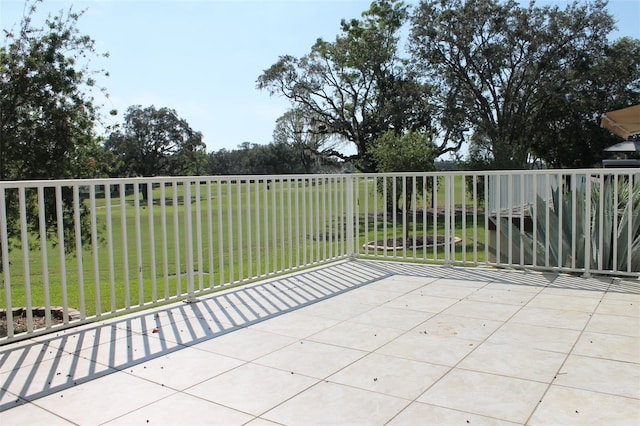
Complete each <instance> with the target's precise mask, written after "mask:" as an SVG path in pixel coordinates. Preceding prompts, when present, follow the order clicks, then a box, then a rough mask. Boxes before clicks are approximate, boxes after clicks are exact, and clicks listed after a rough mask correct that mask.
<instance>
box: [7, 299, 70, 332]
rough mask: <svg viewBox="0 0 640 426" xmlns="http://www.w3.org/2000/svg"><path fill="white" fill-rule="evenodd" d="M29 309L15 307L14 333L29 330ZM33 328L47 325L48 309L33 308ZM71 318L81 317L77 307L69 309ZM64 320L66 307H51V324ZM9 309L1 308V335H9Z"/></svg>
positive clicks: (13, 311)
mask: <svg viewBox="0 0 640 426" xmlns="http://www.w3.org/2000/svg"><path fill="white" fill-rule="evenodd" d="M27 312H28V311H27V309H26V308H15V309H13V310H12V313H13V332H14V334H18V333H24V332H25V331H27ZM31 312H32V314H33V329H34V330H37V329H40V328H45V327H46V326H47V320H46V310H45V309H44V308H33V309H32V310H31ZM68 312H69V320H70V321H72V320H76V319H80V313H79V312H78V311H76V310H75V309H68ZM63 322H64V309H63V308H62V307H60V306H54V307H52V308H51V325H56V324H62V323H63ZM7 325H8V324H7V311H6V309H0V337H6V336H7Z"/></svg>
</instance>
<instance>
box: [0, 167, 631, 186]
mask: <svg viewBox="0 0 640 426" xmlns="http://www.w3.org/2000/svg"><path fill="white" fill-rule="evenodd" d="M601 174H602V175H633V174H640V169H633V168H611V169H609V168H607V169H596V168H592V169H540V170H475V171H474V170H468V171H467V170H460V171H432V172H388V173H326V174H286V175H202V176H149V177H126V178H91V179H50V180H49V179H39V180H12V181H0V188H7V189H9V188H20V187H57V186H75V185H109V184H111V185H114V184H121V183H123V184H136V183H138V184H139V183H162V182H165V183H171V182H178V183H185V182H195V181H208V182H217V181H221V182H227V181H265V180H269V181H279V180H285V181H288V180H297V179H322V178H332V179H344V178H348V177H358V178H362V177H403V176H507V175H601Z"/></svg>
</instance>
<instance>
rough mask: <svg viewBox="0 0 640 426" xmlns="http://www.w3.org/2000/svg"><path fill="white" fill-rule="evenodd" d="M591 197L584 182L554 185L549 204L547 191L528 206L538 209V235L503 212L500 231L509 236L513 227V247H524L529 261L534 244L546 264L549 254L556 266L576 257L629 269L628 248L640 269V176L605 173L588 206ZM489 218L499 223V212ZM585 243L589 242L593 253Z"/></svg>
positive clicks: (530, 211) (582, 262)
mask: <svg viewBox="0 0 640 426" xmlns="http://www.w3.org/2000/svg"><path fill="white" fill-rule="evenodd" d="M636 179H637V177H636ZM616 180H617V182H616ZM616 186H617V195H616V190H615V187H616ZM573 191H575V194H573V193H572V192H573ZM574 197H575V204H574ZM587 197H588V194H587V187H586V185H585V184H584V183H583V184H580V185H577V186H576V187H575V188H574V189H573V190H572V191H567V192H564V193H562V194H561V193H560V191H559V190H558V189H553V190H552V191H551V200H550V201H551V205H550V206H548V203H547V201H546V198H545V197H542V196H538V197H537V201H536V208H535V210H534V208H533V206H529V207H528V208H527V213H526V214H527V215H528V216H529V217H533V216H534V215H537V227H536V230H535V231H536V234H535V236H536V238H535V239H534V234H533V231H530V232H527V231H524V230H522V229H519V228H518V227H517V226H516V225H514V224H510V223H509V221H508V220H507V219H505V218H502V219H501V232H502V233H503V235H504V236H507V237H508V235H509V228H510V229H511V235H512V243H513V247H514V250H515V252H517V253H519V252H520V250H523V251H524V255H525V258H526V259H529V261H532V260H533V251H534V250H535V252H536V253H535V254H536V259H537V264H544V261H545V260H546V257H547V256H548V259H549V264H550V265H552V266H556V265H557V266H560V267H566V268H571V267H572V263H573V264H575V265H576V266H575V267H577V268H582V267H585V268H587V267H588V268H589V269H602V270H613V269H614V267H615V268H616V269H617V270H621V271H625V270H627V267H628V266H629V263H628V259H629V253H630V255H631V257H630V259H631V264H630V270H631V271H636V272H637V271H639V270H640V215H639V214H638V212H640V182H638V181H637V180H636V181H635V182H634V183H632V184H631V186H630V185H629V179H628V178H627V177H615V176H606V177H605V179H604V182H603V184H602V185H600V184H599V182H597V181H593V182H592V188H591V208H590V209H588V207H587V203H586V200H587ZM601 204H602V206H601ZM547 210H548V212H547ZM587 212H588V213H589V214H588V215H587V214H586V213H587ZM491 220H492V221H493V222H494V223H495V218H491ZM601 228H602V235H603V239H602V240H601V239H600V231H601ZM574 230H575V235H574ZM629 235H631V241H629ZM558 236H560V237H561V238H560V239H559V238H558ZM572 244H575V245H573V247H575V250H572ZM586 245H589V247H590V249H589V251H590V257H589V259H587V251H586V248H585V247H586ZM614 246H615V247H616V248H615V250H614ZM614 253H615V257H614ZM600 258H602V265H601V266H600V264H599V262H600Z"/></svg>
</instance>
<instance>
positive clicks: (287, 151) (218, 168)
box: [206, 142, 339, 176]
mask: <svg viewBox="0 0 640 426" xmlns="http://www.w3.org/2000/svg"><path fill="white" fill-rule="evenodd" d="M307 155H309V153H308V152H307V151H303V150H301V149H300V147H297V146H296V145H294V144H290V143H286V142H273V143H270V144H267V145H259V144H252V143H249V142H244V143H242V144H241V145H240V146H238V149H235V150H230V151H229V150H226V149H221V150H219V151H217V152H211V153H209V154H208V157H207V165H206V171H207V173H208V174H210V175H214V176H215V175H268V174H271V175H282V174H303V173H309V172H310V171H309V170H311V171H312V172H315V173H318V172H322V171H335V170H336V169H337V168H338V167H339V163H337V162H335V161H331V160H330V159H322V160H318V161H315V159H313V158H308V157H306V156H307ZM303 156H304V157H303ZM301 157H303V158H301ZM305 161H313V162H310V163H305ZM309 168H310V169H309Z"/></svg>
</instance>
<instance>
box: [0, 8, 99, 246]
mask: <svg viewBox="0 0 640 426" xmlns="http://www.w3.org/2000/svg"><path fill="white" fill-rule="evenodd" d="M36 5H37V1H35V2H32V3H28V4H26V5H25V8H26V9H25V10H26V13H25V16H24V17H23V18H22V21H21V22H20V23H19V25H18V27H17V28H13V29H4V32H5V44H4V46H3V47H2V48H1V50H0V88H1V90H0V180H22V179H65V178H82V177H95V176H97V173H98V172H97V171H96V168H95V158H96V157H97V156H98V155H99V153H100V147H99V144H98V140H97V138H96V137H95V135H94V132H93V130H94V123H95V122H96V121H97V120H98V118H99V117H98V111H97V106H96V105H95V104H94V98H93V95H92V91H93V90H94V89H95V86H96V80H95V77H96V76H97V75H99V74H106V73H104V72H103V71H93V70H91V69H90V66H89V65H90V61H89V60H90V58H91V57H94V56H98V54H97V53H96V51H95V48H94V41H93V40H92V39H91V38H90V37H89V36H86V35H82V34H80V32H79V31H78V29H77V27H76V25H77V22H78V20H79V19H80V17H81V16H82V13H76V12H74V11H73V10H72V9H69V10H68V11H67V12H62V11H61V12H60V13H59V14H58V15H56V16H51V15H50V16H49V17H48V18H46V20H45V22H44V23H43V24H42V25H41V26H37V25H36V24H35V23H34V22H33V19H34V16H35V13H36ZM36 196H37V194H36V193H35V192H32V191H26V192H25V206H26V213H27V214H26V219H27V227H28V230H29V231H30V232H34V233H35V235H39V234H38V232H37V231H38V230H39V224H38V210H37V207H36V205H37V203H36ZM44 196H45V205H46V209H45V211H44V215H45V226H46V228H47V232H51V233H52V238H54V239H55V232H53V231H54V229H53V228H54V224H55V223H56V218H55V215H56V201H55V197H54V191H53V190H51V191H49V190H47V191H45V193H44ZM5 201H6V213H7V231H8V234H9V235H8V236H9V239H12V238H14V237H17V236H18V235H19V232H20V226H19V225H18V221H19V211H18V193H17V191H8V192H7V193H6V200H5ZM62 203H63V206H62V209H63V216H64V218H65V222H66V223H73V221H74V219H73V215H72V203H73V194H72V193H71V192H69V191H63V192H62ZM85 218H86V211H84V210H83V211H82V214H81V226H82V227H86V226H88V225H87V223H86V220H85ZM73 229H74V227H73V226H67V227H66V228H65V240H66V241H69V242H70V241H73V239H74V231H73ZM82 235H83V236H86V241H88V240H89V238H90V233H89V232H87V233H84V232H83V233H82ZM69 246H70V244H68V245H67V247H69Z"/></svg>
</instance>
